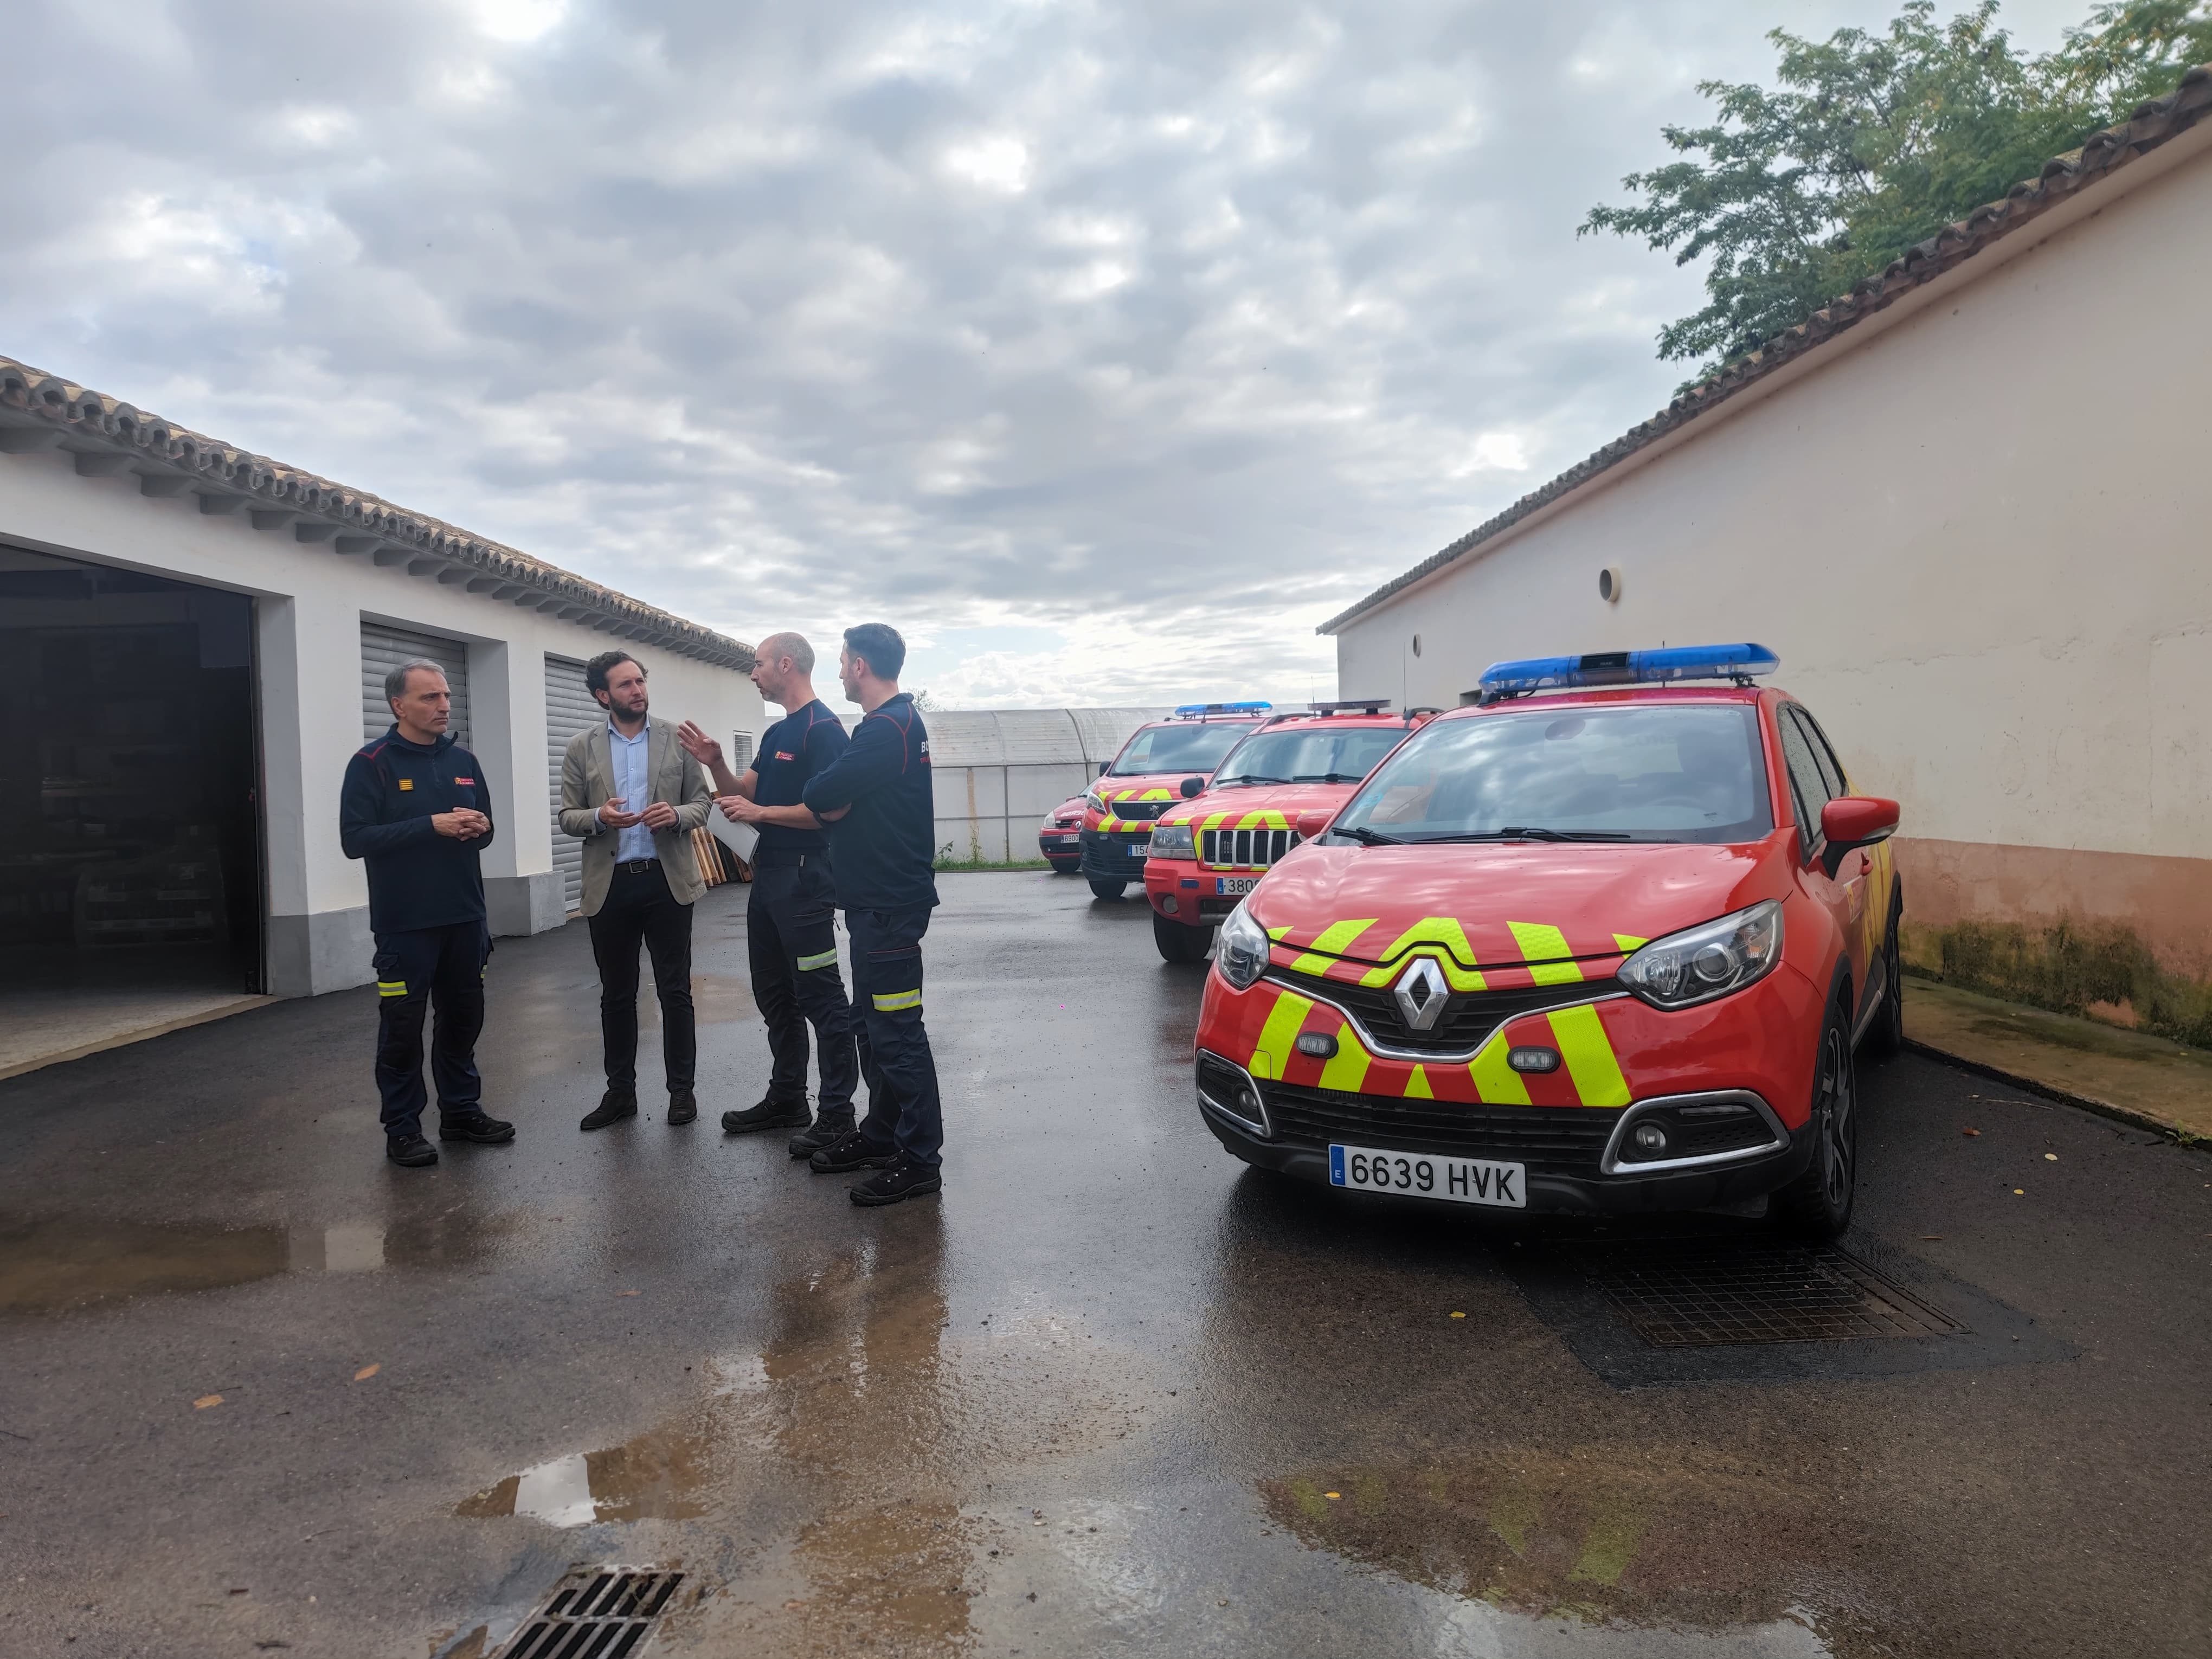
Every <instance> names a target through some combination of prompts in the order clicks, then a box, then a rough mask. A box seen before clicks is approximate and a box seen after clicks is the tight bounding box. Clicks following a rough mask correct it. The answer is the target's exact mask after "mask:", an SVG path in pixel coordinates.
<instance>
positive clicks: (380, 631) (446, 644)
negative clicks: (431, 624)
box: [361, 622, 469, 749]
mask: <svg viewBox="0 0 2212 1659" xmlns="http://www.w3.org/2000/svg"><path fill="white" fill-rule="evenodd" d="M410 657H428V659H430V660H431V661H432V662H434V663H436V664H437V665H439V666H440V667H441V668H442V669H444V670H445V671H446V684H447V686H448V687H449V688H450V689H451V690H452V691H453V724H452V725H451V726H447V728H446V729H447V731H448V732H452V733H453V740H454V741H455V742H456V743H458V744H460V745H461V747H462V748H464V749H465V748H467V747H468V746H469V648H468V647H467V646H465V645H464V644H462V643H461V641H459V640H448V639H441V638H440V637H439V636H438V635H435V634H416V633H412V632H410V631H409V630H408V629H404V628H388V627H386V625H385V624H384V623H372V622H364V623H362V625H361V724H362V731H363V732H366V733H367V734H368V741H369V742H371V743H374V742H375V741H376V739H377V738H380V737H382V736H383V735H384V734H385V733H386V732H389V731H390V730H391V729H392V705H391V704H390V703H389V702H386V701H385V697H384V677H385V676H386V674H388V673H390V672H391V671H392V670H393V669H395V668H397V667H398V666H399V665H400V664H401V663H403V662H405V661H406V660H407V659H409V658H410Z"/></svg>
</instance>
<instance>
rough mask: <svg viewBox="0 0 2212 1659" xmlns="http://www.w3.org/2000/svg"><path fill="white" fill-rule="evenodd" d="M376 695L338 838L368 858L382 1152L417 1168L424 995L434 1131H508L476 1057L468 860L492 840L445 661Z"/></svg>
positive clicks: (482, 1142) (474, 931)
mask: <svg viewBox="0 0 2212 1659" xmlns="http://www.w3.org/2000/svg"><path fill="white" fill-rule="evenodd" d="M384 695H385V698H386V702H389V703H390V704H391V707H392V729H391V730H390V731H389V732H386V733H385V734H384V735H383V736H382V737H380V738H378V739H377V740H376V741H375V742H374V743H372V744H368V745H366V746H365V747H363V748H362V750H360V751H359V752H358V753H357V754H356V755H355V756H354V757H353V758H352V759H351V760H349V761H348V762H347V763H346V772H345V783H344V786H343V788H342V790H341V791H340V793H339V795H338V844H339V846H340V847H342V848H343V849H344V851H345V855H346V856H347V857H348V858H349V859H359V860H362V863H363V864H365V865H366V866H368V925H369V928H370V930H371V932H372V933H374V935H375V939H376V1006H377V1036H376V1089H377V1093H378V1094H379V1095H380V1097H382V1101H383V1106H382V1112H381V1115H382V1117H383V1120H384V1136H385V1142H384V1150H385V1156H386V1157H387V1158H390V1159H391V1160H392V1162H393V1163H394V1164H400V1165H402V1166H404V1167H405V1168H408V1169H421V1168H422V1167H423V1166H424V1165H426V1164H435V1163H436V1162H437V1161H438V1149H437V1148H436V1147H435V1146H432V1145H431V1144H430V1143H429V1142H428V1140H426V1139H423V1137H422V1110H423V1108H424V1107H426V1106H427V1105H428V1104H429V1097H428V1093H427V1092H426V1091H425V1090H424V1089H423V1086H422V1025H423V1022H424V1021H425V1019H426V1018H428V1015H429V1013H430V1010H431V1007H432V1006H433V1004H434V1002H435V1006H436V1009H437V1023H436V1025H435V1028H434V1030H433V1032H432V1036H431V1039H430V1074H431V1076H432V1077H433V1078H434V1079H435V1080H436V1082H437V1085H438V1139H441V1140H465V1141H473V1142H475V1143H476V1144H477V1145H478V1146H500V1145H503V1144H504V1143H506V1142H507V1141H510V1140H513V1139H514V1126H513V1124H512V1123H505V1122H501V1121H500V1120H499V1119H497V1118H495V1117H488V1116H486V1115H485V1114H484V1109H483V1077H482V1076H481V1075H480V1074H479V1073H477V1060H476V1048H477V1036H478V1035H479V1034H480V1033H481V1032H482V1031H483V1020H484V991H483V977H484V964H485V963H486V962H487V961H488V960H489V958H490V956H491V928H490V927H489V921H488V918H487V915H486V912H485V910H484V891H483V871H482V869H481V868H480V866H479V864H478V854H481V853H482V852H483V849H484V848H487V847H489V846H490V845H491V840H492V821H491V791H490V790H489V788H487V787H485V780H484V775H483V768H482V767H480V766H478V765H477V758H476V757H475V756H473V755H471V753H469V751H468V750H465V749H464V748H462V747H461V746H460V745H459V744H457V743H456V742H455V741H454V740H453V734H452V733H451V732H448V731H447V729H446V728H447V726H448V725H450V724H451V723H452V720H453V694H452V691H451V690H450V689H449V688H448V687H447V684H446V671H445V670H444V669H442V668H441V667H440V666H439V665H437V664H436V663H435V662H432V661H431V660H430V659H428V658H427V657H416V658H415V659H413V660H411V661H409V662H404V663H402V664H400V665H399V666H398V667H397V668H395V669H393V670H392V671H391V672H390V673H389V674H386V676H385V677H384Z"/></svg>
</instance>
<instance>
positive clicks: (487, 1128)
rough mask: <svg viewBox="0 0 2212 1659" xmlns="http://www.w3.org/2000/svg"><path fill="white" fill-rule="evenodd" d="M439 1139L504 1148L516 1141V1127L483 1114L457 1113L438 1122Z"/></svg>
mask: <svg viewBox="0 0 2212 1659" xmlns="http://www.w3.org/2000/svg"><path fill="white" fill-rule="evenodd" d="M438 1139H441V1140H466V1141H470V1142H471V1143H473V1144H474V1145H476V1146H506V1145H507V1142H508V1141H510V1140H512V1139H514V1125H513V1124H512V1123H507V1122H503V1121H501V1120H500V1119H498V1118H495V1117H487V1116H485V1115H483V1113H482V1112H456V1113H454V1114H453V1116H451V1117H441V1118H440V1119H439V1120H438Z"/></svg>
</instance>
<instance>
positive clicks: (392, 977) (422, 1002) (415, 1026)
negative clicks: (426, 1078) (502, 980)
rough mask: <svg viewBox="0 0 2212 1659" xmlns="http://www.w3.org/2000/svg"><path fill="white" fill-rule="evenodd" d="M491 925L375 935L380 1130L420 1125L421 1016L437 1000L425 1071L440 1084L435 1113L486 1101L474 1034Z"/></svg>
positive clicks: (455, 1112) (417, 1130)
mask: <svg viewBox="0 0 2212 1659" xmlns="http://www.w3.org/2000/svg"><path fill="white" fill-rule="evenodd" d="M490 955H491V930H490V929H489V927H485V926H484V924H483V922H481V921H462V922H456V923H454V924H453V926H452V927H422V928H416V929H412V930H410V931H409V932H407V933H379V934H378V935H377V936H376V1015H377V1020H376V1092H377V1093H378V1095H379V1096H380V1097H382V1102H383V1104H382V1108H381V1110H380V1114H379V1115H380V1116H381V1117H382V1118H383V1120H384V1133H386V1134H387V1135H391V1136H393V1137H395V1138H397V1137H398V1136H400V1135H419V1134H421V1133H422V1109H423V1108H424V1107H425V1106H427V1105H428V1104H429V1097H428V1095H427V1094H426V1093H425V1092H424V1091H423V1088H422V1023H423V1021H424V1019H425V1018H428V1015H429V1012H430V1006H431V1004H432V1002H433V1000H435V1002H436V1004H437V1010H438V1018H437V1023H436V1024H435V1026H434V1027H433V1028H432V1030H431V1034H430V1075H431V1076H432V1077H433V1078H435V1079H437V1084H438V1115H439V1116H440V1117H441V1118H446V1117H465V1116H466V1115H468V1114H469V1113H471V1112H480V1111H482V1110H483V1078H482V1077H481V1076H480V1075H478V1073H477V1035H478V1034H479V1033H480V1032H482V1031H483V1021H484V993H483V981H484V963H485V962H486V960H487V959H488V958H489V957H490Z"/></svg>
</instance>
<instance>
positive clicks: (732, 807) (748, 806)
mask: <svg viewBox="0 0 2212 1659" xmlns="http://www.w3.org/2000/svg"><path fill="white" fill-rule="evenodd" d="M714 805H717V806H719V807H720V808H721V809H722V816H723V817H726V818H727V819H729V821H730V822H731V823H760V822H761V820H762V819H763V817H766V816H767V811H768V809H767V808H766V807H764V806H763V805H761V804H760V803H759V802H757V801H750V800H747V799H745V798H744V796H743V795H721V796H718V797H717V798H716V799H715V801H714Z"/></svg>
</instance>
